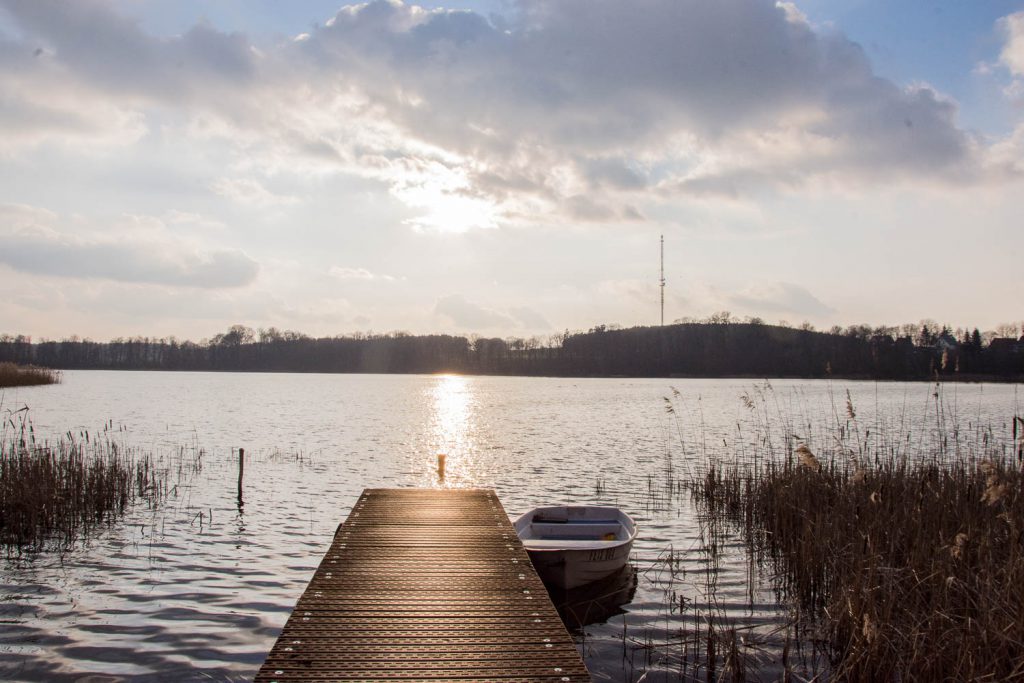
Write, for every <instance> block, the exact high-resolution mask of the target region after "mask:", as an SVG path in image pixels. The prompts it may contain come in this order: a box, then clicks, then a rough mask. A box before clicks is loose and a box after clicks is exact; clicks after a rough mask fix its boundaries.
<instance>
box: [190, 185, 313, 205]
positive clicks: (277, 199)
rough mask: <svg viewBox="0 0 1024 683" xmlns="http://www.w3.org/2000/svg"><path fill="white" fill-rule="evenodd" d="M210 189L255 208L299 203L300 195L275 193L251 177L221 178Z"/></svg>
mask: <svg viewBox="0 0 1024 683" xmlns="http://www.w3.org/2000/svg"><path fill="white" fill-rule="evenodd" d="M210 189H212V190H213V191H214V192H215V193H217V194H219V195H220V196H222V197H226V198H228V199H230V200H232V201H234V202H238V203H239V204H243V205H245V206H250V207H254V208H267V207H271V206H287V205H290V204H298V203H299V198H298V197H293V196H291V195H280V194H274V193H273V192H271V191H270V190H268V189H267V188H265V187H263V185H261V184H260V183H259V182H258V181H256V180H252V179H251V178H220V179H218V180H216V181H214V182H213V184H212V185H211V186H210Z"/></svg>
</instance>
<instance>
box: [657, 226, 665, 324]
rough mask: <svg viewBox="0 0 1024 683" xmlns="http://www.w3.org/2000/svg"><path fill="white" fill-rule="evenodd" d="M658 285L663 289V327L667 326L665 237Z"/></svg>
mask: <svg viewBox="0 0 1024 683" xmlns="http://www.w3.org/2000/svg"><path fill="white" fill-rule="evenodd" d="M658 285H659V286H660V287H661V326H662V327H664V326H665V236H664V235H662V236H661V277H660V278H658Z"/></svg>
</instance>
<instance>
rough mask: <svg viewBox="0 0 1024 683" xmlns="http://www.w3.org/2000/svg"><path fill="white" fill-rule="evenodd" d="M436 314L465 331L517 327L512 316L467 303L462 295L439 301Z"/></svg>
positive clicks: (435, 307) (453, 295)
mask: <svg viewBox="0 0 1024 683" xmlns="http://www.w3.org/2000/svg"><path fill="white" fill-rule="evenodd" d="M434 313H435V314H437V315H440V316H444V317H445V318H448V319H449V320H451V322H452V323H454V324H455V325H456V326H457V327H459V328H462V329H465V330H488V329H494V328H503V329H508V328H510V327H513V326H514V325H515V321H514V320H513V319H512V317H511V316H509V315H506V314H504V313H500V312H498V311H495V310H492V309H490V308H484V307H483V306H480V305H479V304H475V303H473V302H471V301H467V300H466V298H465V297H464V296H462V295H461V294H452V295H450V296H446V297H442V298H440V299H438V300H437V304H436V305H435V306H434Z"/></svg>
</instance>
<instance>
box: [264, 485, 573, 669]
mask: <svg viewBox="0 0 1024 683" xmlns="http://www.w3.org/2000/svg"><path fill="white" fill-rule="evenodd" d="M255 680H256V681H257V682H259V683H270V682H272V681H279V682H280V683H284V682H285V681H328V680H330V681H393V680H404V681H435V682H436V681H538V682H540V681H552V682H562V681H578V682H583V681H589V680H590V676H589V674H588V673H587V669H586V667H585V666H584V665H583V661H582V660H581V659H580V656H579V653H578V652H577V651H576V646H575V645H574V644H573V642H572V638H571V637H570V636H569V634H568V632H567V631H566V630H565V626H564V625H563V624H562V621H561V620H560V619H559V617H558V613H557V612H556V611H555V608H554V605H552V604H551V600H550V599H549V598H548V594H547V591H545V589H544V584H543V583H541V581H540V579H539V578H538V577H537V574H536V573H535V572H534V570H533V565H531V564H530V559H529V557H528V556H527V554H526V550H525V549H524V548H523V546H522V544H521V543H520V542H519V538H518V537H517V536H516V533H515V530H514V529H513V528H512V524H511V523H510V522H509V519H508V515H507V514H506V513H505V510H504V508H503V507H502V505H501V502H500V501H499V500H498V497H497V496H496V495H495V494H494V491H490V490H482V489H367V490H365V491H363V495H362V496H361V497H360V498H359V500H358V501H357V502H356V504H355V507H353V508H352V512H351V513H350V514H349V517H348V519H347V520H346V521H345V523H344V524H343V525H342V526H341V527H339V529H338V532H337V533H336V534H335V538H334V542H333V543H332V544H331V547H330V549H329V550H328V551H327V554H326V555H325V556H324V559H323V561H322V562H321V563H320V567H319V568H318V569H317V570H316V573H315V574H314V575H313V578H312V580H311V581H310V582H309V586H307V588H306V591H305V592H304V593H303V594H302V596H301V597H300V598H299V601H298V604H297V605H296V606H295V609H294V611H293V612H292V614H291V616H290V617H289V618H288V621H287V623H285V625H284V630H283V631H282V632H281V635H280V637H279V638H278V639H277V643H276V644H275V645H274V647H273V648H272V649H271V651H270V654H269V655H268V656H267V660H266V662H264V664H263V667H262V668H261V669H260V672H259V674H257V676H256V679H255Z"/></svg>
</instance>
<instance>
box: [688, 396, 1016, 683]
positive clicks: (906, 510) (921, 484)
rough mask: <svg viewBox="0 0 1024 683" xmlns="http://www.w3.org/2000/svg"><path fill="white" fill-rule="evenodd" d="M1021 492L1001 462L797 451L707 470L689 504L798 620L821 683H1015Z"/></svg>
mask: <svg viewBox="0 0 1024 683" xmlns="http://www.w3.org/2000/svg"><path fill="white" fill-rule="evenodd" d="M850 412H852V409H851V411H850ZM1015 436H1016V435H1015ZM823 461H824V462H823ZM1022 485H1024V476H1022V474H1021V471H1020V469H1019V467H1018V466H1016V464H1015V463H1014V462H1013V459H1011V458H1006V459H998V458H986V459H983V460H979V461H971V460H969V459H959V460H954V461H949V462H942V461H935V460H933V461H931V462H925V461H914V462H912V461H908V460H892V459H890V460H884V461H879V462H871V463H864V462H861V461H859V460H858V459H857V458H855V457H846V458H843V459H836V458H821V457H818V456H816V455H815V454H814V453H812V452H811V451H810V449H809V448H807V447H806V446H800V447H798V448H796V449H794V451H793V453H792V455H791V457H789V458H786V459H785V460H784V461H782V462H776V461H771V460H768V461H763V462H761V463H758V464H757V465H756V466H754V465H751V464H749V463H747V464H740V463H734V464H729V465H722V464H708V465H707V466H706V467H705V468H704V470H703V472H701V473H700V474H699V475H698V476H695V477H694V479H693V481H692V494H693V496H694V499H695V501H696V503H697V505H698V509H699V510H700V511H701V512H702V514H704V515H706V516H707V517H708V518H710V519H713V520H717V521H718V522H719V523H725V524H727V525H729V526H731V527H732V529H731V531H733V532H737V531H738V533H739V535H740V537H741V538H742V539H743V540H744V542H745V543H746V545H747V548H748V551H749V552H750V553H751V555H752V557H754V558H756V560H757V561H758V562H760V563H763V564H765V565H767V566H768V568H769V569H770V570H771V571H772V572H774V573H775V574H776V576H777V579H776V581H777V585H776V588H777V589H778V590H779V591H780V593H781V596H782V597H783V598H784V599H791V600H793V601H794V603H795V604H796V605H798V608H799V610H801V611H802V613H803V614H804V615H809V618H808V616H805V617H804V619H805V620H807V625H808V627H810V628H813V629H814V631H815V632H816V633H817V634H818V637H819V638H821V640H822V642H823V645H824V651H825V653H826V654H827V655H828V658H829V660H830V662H831V667H830V668H831V670H832V671H831V675H830V676H829V678H830V679H832V680H849V681H879V680H900V681H914V680H920V681H937V680H962V681H974V680H1014V679H1021V678H1022V677H1024V494H1022V492H1021V487H1022ZM715 526H716V525H715V524H710V525H709V528H712V529H713V528H715Z"/></svg>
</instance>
